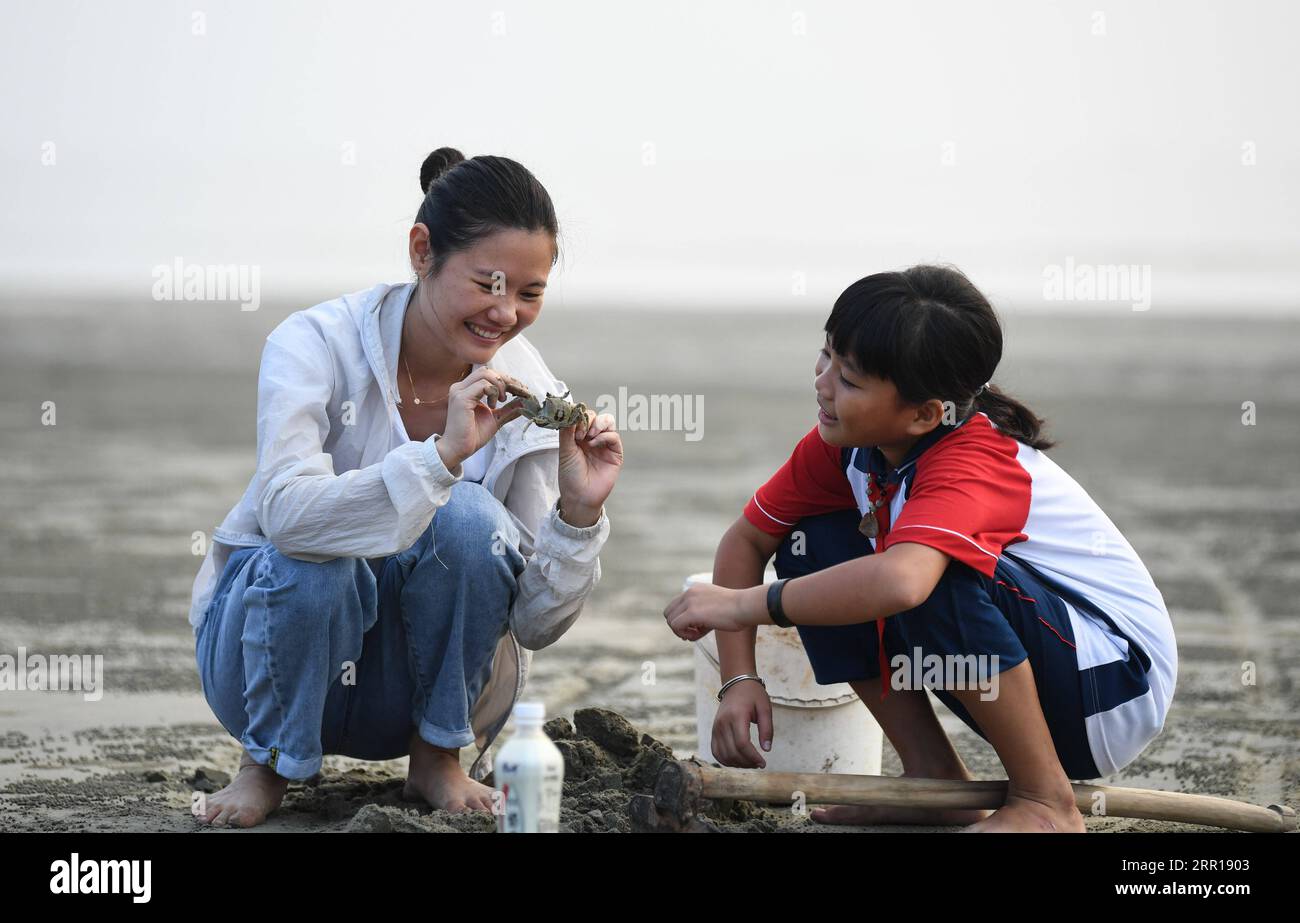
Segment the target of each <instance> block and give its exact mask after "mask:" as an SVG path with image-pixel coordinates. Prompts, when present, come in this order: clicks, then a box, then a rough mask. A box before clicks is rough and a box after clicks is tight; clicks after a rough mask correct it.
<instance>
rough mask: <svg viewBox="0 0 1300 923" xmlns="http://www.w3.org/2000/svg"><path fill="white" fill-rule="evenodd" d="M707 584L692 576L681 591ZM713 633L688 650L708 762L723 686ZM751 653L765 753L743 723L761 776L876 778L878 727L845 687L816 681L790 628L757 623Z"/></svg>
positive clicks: (753, 729)
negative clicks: (763, 697)
mask: <svg viewBox="0 0 1300 923" xmlns="http://www.w3.org/2000/svg"><path fill="white" fill-rule="evenodd" d="M763 579H764V581H765V582H770V581H772V580H775V579H776V575H775V574H773V573H768V574H767V575H765V576H764V578H763ZM712 582H713V574H712V573H709V572H706V573H699V574H692V575H691V576H689V577H687V578H686V583H685V584H684V585H683V587H682V589H683V590H685V589H687V588H689V587H691V586H694V585H695V584H697V583H712ZM716 634H717V632H712V631H711V632H709V633H708V634H707V635H705V636H704V637H703V638H701V639H700V640H699V641H696V642H695V644H694V645H693V646H694V648H695V720H696V727H697V728H698V732H697V733H698V737H699V741H698V744H699V747H698V752H697V755H698V756H699V757H700V759H703V760H706V761H708V762H716V760H714V758H713V753H712V752H711V750H710V743H711V740H712V737H713V718H714V716H715V715H716V714H717V712H718V690H719V689H721V688H722V676H721V673H720V671H719V666H718V646H717V641H716V637H715V636H716ZM754 655H755V663H756V665H757V667H758V675H759V676H761V677H763V679H764V680H765V681H766V683H767V694H768V697H769V698H770V699H771V700H772V749H771V750H770V751H768V752H763V750H762V749H761V748H760V747H759V746H758V726H757V725H754V724H751V725H750V740H751V741H752V742H753V744H754V747H755V749H758V751H759V752H760V753H762V754H763V759H764V760H765V761H766V762H767V769H768V770H770V771H772V772H848V773H857V774H866V775H880V753H881V748H882V747H883V745H884V735H883V734H882V733H881V730H880V725H879V724H877V723H876V719H875V717H874V716H872V714H871V712H870V711H869V710H868V709H867V707H866V706H865V705H863V704H862V703H861V702H860V701H859V700H858V696H857V693H855V692H854V691H853V688H852V687H851V686H849V685H848V683H836V684H835V685H833V686H823V685H820V684H819V683H818V682H817V680H816V679H815V678H814V676H813V671H812V665H811V664H810V663H809V662H808V655H807V654H806V653H804V649H803V642H802V641H801V640H800V638H799V632H798V631H797V630H795V629H793V628H778V627H776V626H775V625H760V626H759V627H758V633H757V640H756V642H755V646H754ZM745 682H750V680H745Z"/></svg>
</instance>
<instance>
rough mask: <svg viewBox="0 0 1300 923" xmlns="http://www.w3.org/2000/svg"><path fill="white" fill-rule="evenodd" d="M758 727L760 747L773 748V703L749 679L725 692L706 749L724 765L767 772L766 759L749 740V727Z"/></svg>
mask: <svg viewBox="0 0 1300 923" xmlns="http://www.w3.org/2000/svg"><path fill="white" fill-rule="evenodd" d="M751 724H757V725H758V739H759V742H760V744H766V746H764V747H763V749H764V750H770V749H771V746H772V700H771V698H769V697H768V694H767V690H766V689H765V688H764V687H763V684H762V683H760V682H756V681H754V680H752V679H747V680H743V681H741V682H739V683H736V684H735V685H734V686H732V687H731V688H730V689H728V690H727V691H726V692H725V693H723V696H722V702H721V703H719V705H718V712H717V714H716V715H715V716H714V718H713V739H712V740H711V741H710V743H709V750H710V751H712V753H713V758H714V759H715V760H717V761H718V762H719V763H721V764H722V765H723V766H737V767H740V768H742V769H766V768H767V760H765V759H763V757H762V755H761V754H760V753H759V752H758V750H756V749H755V748H754V744H753V742H752V741H751V740H750V739H749V726H750V725H751Z"/></svg>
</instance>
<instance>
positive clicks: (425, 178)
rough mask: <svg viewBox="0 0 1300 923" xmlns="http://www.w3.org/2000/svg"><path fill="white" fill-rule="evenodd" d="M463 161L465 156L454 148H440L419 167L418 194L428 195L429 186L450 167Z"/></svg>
mask: <svg viewBox="0 0 1300 923" xmlns="http://www.w3.org/2000/svg"><path fill="white" fill-rule="evenodd" d="M464 159H465V155H464V154H462V153H461V152H460V151H458V150H456V149H455V148H454V147H440V148H438V149H437V150H436V151H434V152H433V153H432V154H430V155H429V156H428V157H426V158H424V163H422V164H421V165H420V192H422V193H424V194H426V195H427V194H428V192H429V186H430V185H431V184H432V183H433V181H434V180H436V179H437V178H438V177H440V176H442V174H444V173H446V172H447V170H449V169H450V168H451V167H453V166H455V165H456V164H458V163H460V162H461V161H462V160H464Z"/></svg>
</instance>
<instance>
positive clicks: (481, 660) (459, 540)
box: [195, 481, 527, 779]
mask: <svg viewBox="0 0 1300 923" xmlns="http://www.w3.org/2000/svg"><path fill="white" fill-rule="evenodd" d="M526 563H527V562H526V560H525V559H524V556H523V554H522V553H520V551H519V530H518V528H517V527H516V526H515V524H514V521H513V520H512V519H511V518H510V514H509V513H508V512H507V511H506V509H505V507H504V506H502V505H501V502H500V501H499V500H497V499H496V498H495V497H494V496H493V495H492V494H491V493H490V492H489V491H488V490H487V489H486V488H484V487H483V486H482V485H481V484H477V483H474V482H472V481H458V482H457V483H456V484H455V485H453V487H452V489H451V498H450V500H449V501H448V502H447V504H446V505H444V506H443V507H441V508H440V509H438V511H437V512H436V513H435V514H434V517H433V521H432V522H431V523H430V524H429V527H428V528H427V529H425V531H424V534H423V535H421V536H420V538H419V539H417V540H416V542H415V544H413V545H412V546H411V547H410V548H407V549H406V550H405V551H402V552H399V553H398V554H395V555H390V556H388V557H386V558H374V559H364V558H335V559H333V560H330V561H325V562H323V563H319V564H318V563H312V562H307V561H300V560H297V559H295V558H290V557H286V556H285V555H283V554H281V553H280V552H279V551H278V550H276V548H275V547H274V546H273V545H271V544H270V543H267V544H264V545H259V546H255V547H246V548H238V549H235V550H234V551H232V553H231V555H230V558H229V559H228V560H227V562H226V565H225V567H224V568H223V570H222V574H221V578H220V581H219V582H218V584H217V587H216V590H215V591H214V592H213V596H212V602H211V604H210V605H209V607H208V611H207V614H206V616H205V617H204V619H203V622H202V623H201V624H200V626H199V630H198V633H197V634H196V637H195V657H196V658H197V660H198V667H199V678H200V680H201V682H202V684H203V694H204V696H205V697H206V699H207V701H208V705H209V706H211V708H212V711H213V713H214V714H215V715H216V717H217V720H219V721H220V722H221V724H222V726H223V727H225V729H226V730H227V731H228V732H230V734H231V735H232V736H234V737H236V738H238V740H239V741H240V743H242V744H243V745H244V748H245V749H246V750H247V751H248V753H249V755H250V756H252V758H253V759H255V760H256V761H257V762H259V763H263V764H265V765H268V766H270V767H271V768H272V769H273V770H274V771H275V772H276V773H277V774H279V775H281V776H283V777H285V778H289V779H305V778H309V777H310V776H312V775H314V774H315V773H317V772H318V771H319V770H320V766H321V757H322V756H323V755H324V754H326V753H338V754H342V755H345V756H352V757H357V758H359V759H366V760H385V759H393V758H396V757H399V756H404V755H406V754H408V753H409V752H410V736H411V731H412V730H418V732H419V735H420V737H421V738H422V739H423V740H426V741H428V742H429V743H430V744H433V745H434V746H438V747H462V746H467V745H469V744H472V743H473V742H474V732H473V730H472V728H471V727H470V711H471V709H472V708H473V706H474V703H475V701H476V700H477V699H478V696H479V693H480V692H481V691H482V690H483V687H484V686H485V684H486V683H487V681H488V679H489V677H490V676H491V673H492V661H493V655H494V653H495V651H496V646H497V643H498V642H499V641H500V639H501V637H502V636H503V635H504V634H505V633H506V632H507V631H508V630H509V612H510V607H511V604H512V603H513V601H514V597H515V594H516V591H517V587H518V584H517V578H518V577H519V575H520V574H521V573H522V572H523V570H524V566H525V564H526Z"/></svg>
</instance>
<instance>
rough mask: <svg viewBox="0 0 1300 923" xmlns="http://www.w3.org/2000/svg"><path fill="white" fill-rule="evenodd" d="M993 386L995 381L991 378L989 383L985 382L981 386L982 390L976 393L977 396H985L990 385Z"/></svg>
mask: <svg viewBox="0 0 1300 923" xmlns="http://www.w3.org/2000/svg"><path fill="white" fill-rule="evenodd" d="M991 384H993V379H992V378H990V379H989V380H988V381H986V382H984V384H982V385H980V389H979V391H977V392H975V393H976V394H983V393H984V392H985V391H987V390H988V389H989V385H991Z"/></svg>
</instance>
